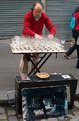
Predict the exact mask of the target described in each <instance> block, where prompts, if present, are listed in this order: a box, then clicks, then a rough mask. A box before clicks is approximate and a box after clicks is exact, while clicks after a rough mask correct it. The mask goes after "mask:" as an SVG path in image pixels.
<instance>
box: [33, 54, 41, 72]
mask: <svg viewBox="0 0 79 121" xmlns="http://www.w3.org/2000/svg"><path fill="white" fill-rule="evenodd" d="M38 60H39V54H33V62H34V64H35V65H36V64H37V62H38ZM33 68H34V66H33V64H32V67H31V69H33ZM35 71H36V69H35V70H34V71H33V73H34V72H35Z"/></svg>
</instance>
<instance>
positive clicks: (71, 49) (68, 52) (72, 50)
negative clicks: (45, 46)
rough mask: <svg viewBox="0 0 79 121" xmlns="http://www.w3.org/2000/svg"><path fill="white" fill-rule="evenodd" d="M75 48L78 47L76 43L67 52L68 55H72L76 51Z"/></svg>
mask: <svg viewBox="0 0 79 121" xmlns="http://www.w3.org/2000/svg"><path fill="white" fill-rule="evenodd" d="M75 49H76V44H74V45H73V46H72V47H70V48H69V50H68V51H67V52H66V55H67V56H70V55H71V54H72V53H73V52H74V50H75ZM68 59H69V58H68Z"/></svg>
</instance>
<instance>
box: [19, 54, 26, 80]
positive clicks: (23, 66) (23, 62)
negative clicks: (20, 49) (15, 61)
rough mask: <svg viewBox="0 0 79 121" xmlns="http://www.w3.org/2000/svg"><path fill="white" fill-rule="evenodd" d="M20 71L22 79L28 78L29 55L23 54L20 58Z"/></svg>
mask: <svg viewBox="0 0 79 121" xmlns="http://www.w3.org/2000/svg"><path fill="white" fill-rule="evenodd" d="M19 71H20V75H21V79H22V80H26V78H27V74H28V60H27V55H26V54H25V55H23V56H22V57H21V60H20V65H19Z"/></svg>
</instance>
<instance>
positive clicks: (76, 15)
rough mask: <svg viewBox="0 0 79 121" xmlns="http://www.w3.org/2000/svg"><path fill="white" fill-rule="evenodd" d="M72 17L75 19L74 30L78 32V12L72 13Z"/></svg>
mask: <svg viewBox="0 0 79 121" xmlns="http://www.w3.org/2000/svg"><path fill="white" fill-rule="evenodd" d="M73 16H74V17H75V18H76V26H75V29H74V30H79V12H76V13H74V14H73Z"/></svg>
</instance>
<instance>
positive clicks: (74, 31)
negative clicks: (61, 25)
mask: <svg viewBox="0 0 79 121" xmlns="http://www.w3.org/2000/svg"><path fill="white" fill-rule="evenodd" d="M78 35H79V31H77V30H73V31H72V36H73V38H74V40H75V43H74V45H73V46H72V47H70V49H69V50H68V51H67V52H66V54H65V56H64V57H66V58H67V59H70V57H69V56H70V55H71V54H72V53H73V52H74V51H75V50H76V49H77V45H76V43H77V38H78Z"/></svg>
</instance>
